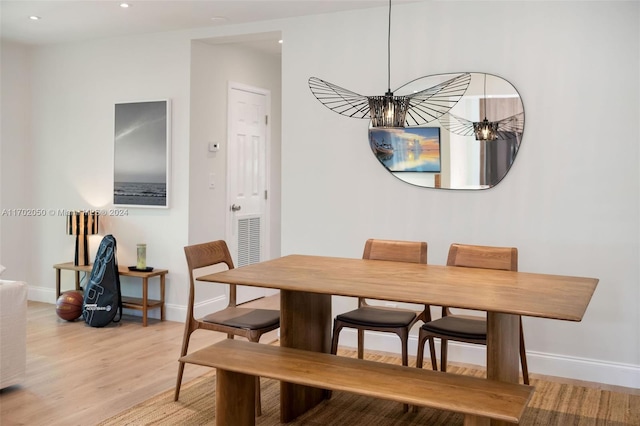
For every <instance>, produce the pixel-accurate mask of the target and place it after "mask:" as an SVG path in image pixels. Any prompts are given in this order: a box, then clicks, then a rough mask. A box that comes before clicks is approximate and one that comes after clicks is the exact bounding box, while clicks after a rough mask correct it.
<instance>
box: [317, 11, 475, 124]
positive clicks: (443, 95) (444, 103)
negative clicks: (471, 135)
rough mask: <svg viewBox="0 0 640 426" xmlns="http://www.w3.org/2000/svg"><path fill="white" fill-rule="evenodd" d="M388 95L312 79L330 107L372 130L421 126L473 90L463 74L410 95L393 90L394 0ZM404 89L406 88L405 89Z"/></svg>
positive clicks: (388, 59)
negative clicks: (367, 122) (360, 120)
mask: <svg viewBox="0 0 640 426" xmlns="http://www.w3.org/2000/svg"><path fill="white" fill-rule="evenodd" d="M387 76H388V78H387V87H388V89H387V92H386V93H385V94H384V95H382V96H362V95H359V94H357V93H355V92H352V91H351V90H348V89H344V88H342V87H340V86H336V85H335V84H332V83H329V82H327V81H324V80H321V79H319V78H317V77H311V78H309V88H310V89H311V92H312V93H313V94H314V96H315V97H316V98H317V99H318V100H319V101H320V102H321V103H322V104H323V105H324V106H326V107H327V108H329V109H330V110H332V111H334V112H337V113H338V114H342V115H346V116H347V117H354V118H368V119H370V120H371V126H372V127H405V126H418V125H422V124H426V123H428V122H430V121H433V120H435V119H437V118H439V117H441V116H442V115H443V114H445V113H446V112H447V111H449V110H450V109H451V108H452V107H453V106H454V105H455V104H456V103H457V102H458V100H460V98H461V97H462V95H464V93H465V92H466V90H467V87H469V83H470V82H471V74H469V73H462V74H460V75H458V76H456V77H453V78H451V79H449V80H447V81H445V82H443V83H440V84H438V85H436V86H433V87H430V88H428V89H425V90H422V91H419V92H416V93H412V94H410V95H406V96H395V95H394V94H393V91H391V0H389V26H388V32H387ZM401 87H402V86H401Z"/></svg>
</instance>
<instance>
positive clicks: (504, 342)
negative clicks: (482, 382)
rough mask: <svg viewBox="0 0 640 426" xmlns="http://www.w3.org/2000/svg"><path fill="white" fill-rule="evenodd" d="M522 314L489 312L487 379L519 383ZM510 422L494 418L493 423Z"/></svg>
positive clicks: (493, 425)
mask: <svg viewBox="0 0 640 426" xmlns="http://www.w3.org/2000/svg"><path fill="white" fill-rule="evenodd" d="M519 349H520V316H518V315H511V314H502V313H496V312H488V313H487V379H492V380H499V381H502V382H511V383H518V377H519V376H518V361H519V359H520V358H519V357H520V351H519ZM508 424H509V423H505V422H501V421H497V420H492V421H491V425H492V426H497V425H500V426H502V425H508Z"/></svg>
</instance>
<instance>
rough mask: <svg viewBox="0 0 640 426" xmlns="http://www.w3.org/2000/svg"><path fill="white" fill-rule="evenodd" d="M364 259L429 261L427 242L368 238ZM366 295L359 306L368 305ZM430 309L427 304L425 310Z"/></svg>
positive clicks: (360, 299)
mask: <svg viewBox="0 0 640 426" xmlns="http://www.w3.org/2000/svg"><path fill="white" fill-rule="evenodd" d="M362 258H363V259H368V260H388V261H392V262H410V263H424V264H426V263H427V243H425V242H424V241H398V240H376V239H373V238H371V239H368V240H367V242H366V243H365V244H364V253H363V254H362ZM366 305H367V301H366V298H364V297H359V298H358V306H360V307H362V306H366ZM426 309H428V308H427V307H426V306H425V310H426Z"/></svg>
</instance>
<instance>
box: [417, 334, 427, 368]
mask: <svg viewBox="0 0 640 426" xmlns="http://www.w3.org/2000/svg"><path fill="white" fill-rule="evenodd" d="M426 340H427V335H426V334H425V333H424V331H422V329H420V331H419V332H418V353H417V354H416V368H422V360H423V359H424V344H425V342H426Z"/></svg>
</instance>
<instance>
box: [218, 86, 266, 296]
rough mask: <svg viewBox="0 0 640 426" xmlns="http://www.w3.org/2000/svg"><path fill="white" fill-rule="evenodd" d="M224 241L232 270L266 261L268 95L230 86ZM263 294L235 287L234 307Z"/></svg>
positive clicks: (260, 289)
mask: <svg viewBox="0 0 640 426" xmlns="http://www.w3.org/2000/svg"><path fill="white" fill-rule="evenodd" d="M228 99H229V104H228V120H229V122H228V133H227V135H228V138H227V139H228V140H227V152H228V156H227V182H228V186H227V202H228V220H227V238H226V239H227V242H228V244H229V250H230V251H231V255H232V257H233V262H234V264H235V266H236V267H241V266H246V265H250V264H252V263H257V262H260V261H262V260H266V259H268V258H269V257H268V255H269V253H268V252H267V251H268V247H269V244H268V238H269V232H268V231H269V230H268V223H269V221H268V217H267V212H268V208H267V207H268V199H267V197H268V193H267V188H268V182H267V181H268V179H267V177H268V164H269V156H268V149H267V146H268V135H269V132H268V128H269V124H268V113H269V105H270V93H269V91H268V90H264V89H258V88H254V87H249V86H246V85H242V84H239V83H229V95H228ZM266 294H267V290H266V289H262V288H256V287H245V286H240V287H238V294H237V299H238V303H244V302H247V301H249V300H254V299H257V298H260V297H264V296H265V295H266Z"/></svg>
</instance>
